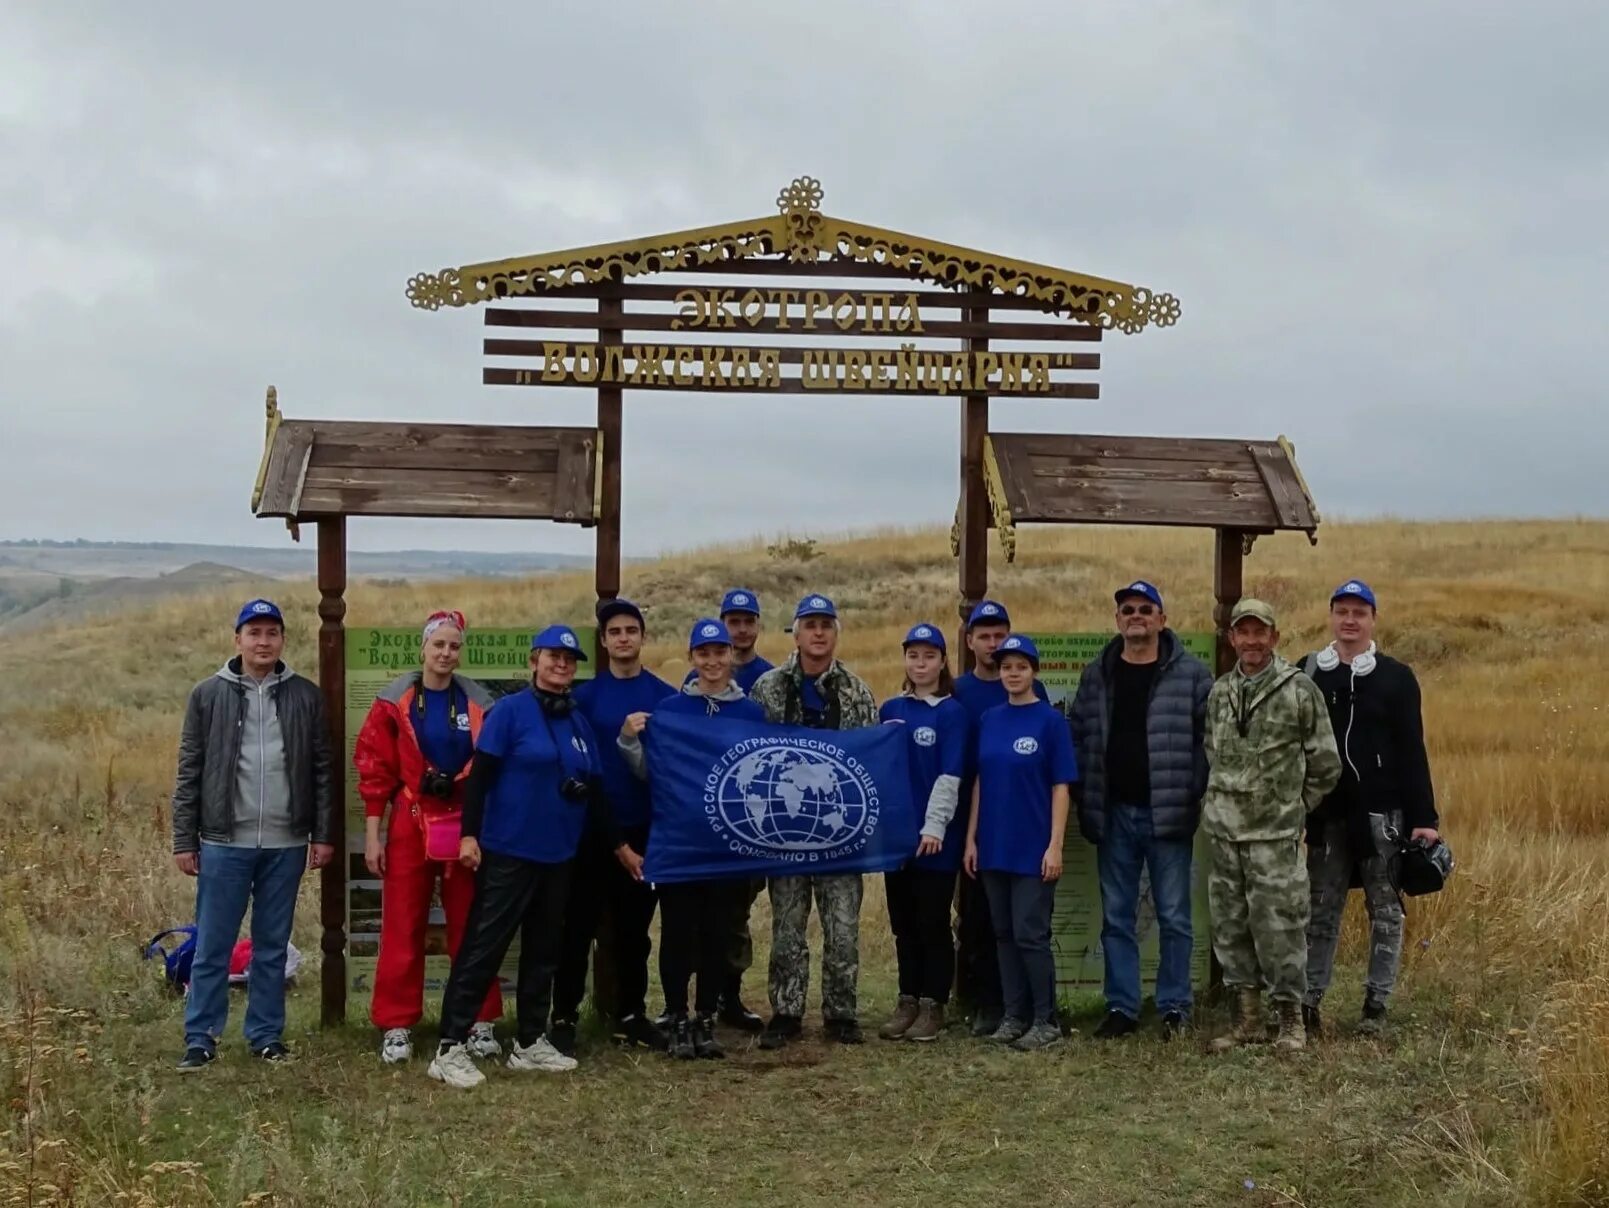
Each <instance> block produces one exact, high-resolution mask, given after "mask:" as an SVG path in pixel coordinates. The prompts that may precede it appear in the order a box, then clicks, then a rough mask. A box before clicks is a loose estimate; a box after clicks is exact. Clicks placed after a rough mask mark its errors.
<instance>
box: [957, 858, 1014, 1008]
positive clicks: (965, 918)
mask: <svg viewBox="0 0 1609 1208" xmlns="http://www.w3.org/2000/svg"><path fill="white" fill-rule="evenodd" d="M956 931H957V933H958V938H959V940H960V943H961V968H960V971H959V972H960V982H959V984H958V986H957V991H958V992H959V994H960V996H961V997H962V998H963V999H965V1000H966V1001H967V1002H969V1003H970V1004H971V1005H972V1008H973V1010H975V1011H977V1012H978V1013H979V1014H982V1015H998V1014H1000V1012H1001V1011H1002V1010H1003V1009H1004V1008H1003V1006H1002V999H1001V994H1000V954H999V949H998V947H997V945H996V943H995V937H994V920H993V919H992V918H991V917H990V915H989V897H988V895H987V894H986V893H984V891H983V882H982V881H981V880H978V879H974V878H972V877H968V876H963V877H962V878H961V881H960V895H959V896H958V898H957V900H956Z"/></svg>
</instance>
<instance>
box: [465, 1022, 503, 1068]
mask: <svg viewBox="0 0 1609 1208" xmlns="http://www.w3.org/2000/svg"><path fill="white" fill-rule="evenodd" d="M464 1047H465V1048H467V1049H468V1050H469V1055H470V1056H471V1057H476V1058H479V1059H481V1060H484V1061H491V1060H492V1059H493V1058H496V1057H501V1056H502V1055H503V1046H502V1045H501V1044H499V1043H498V1040H497V1030H496V1029H495V1028H494V1027H492V1021H491V1020H489V1019H483V1020H481V1021H480V1022H479V1023H477V1024H475V1025H474V1026H473V1027H472V1028H470V1029H469V1039H468V1040H466V1041H465V1042H464Z"/></svg>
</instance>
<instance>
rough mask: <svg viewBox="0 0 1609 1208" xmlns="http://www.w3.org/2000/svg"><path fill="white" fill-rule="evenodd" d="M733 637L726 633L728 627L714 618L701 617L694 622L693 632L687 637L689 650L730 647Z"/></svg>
mask: <svg viewBox="0 0 1609 1208" xmlns="http://www.w3.org/2000/svg"><path fill="white" fill-rule="evenodd" d="M731 644H732V635H731V634H730V633H728V632H727V631H726V626H725V625H724V624H723V623H722V622H720V621H717V620H716V619H715V618H714V617H700V618H699V619H698V620H696V621H694V622H693V631H692V632H691V633H689V634H688V635H687V648H688V649H689V650H697V649H698V648H699V647H700V646H730V645H731Z"/></svg>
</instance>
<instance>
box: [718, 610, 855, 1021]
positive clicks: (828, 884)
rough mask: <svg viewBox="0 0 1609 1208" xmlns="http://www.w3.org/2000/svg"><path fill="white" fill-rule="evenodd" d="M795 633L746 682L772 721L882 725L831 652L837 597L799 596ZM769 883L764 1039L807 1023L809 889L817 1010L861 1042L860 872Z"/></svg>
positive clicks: (851, 726) (827, 726)
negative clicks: (786, 649) (784, 652)
mask: <svg viewBox="0 0 1609 1208" xmlns="http://www.w3.org/2000/svg"><path fill="white" fill-rule="evenodd" d="M793 640H794V645H795V647H796V649H795V650H794V652H793V653H792V654H791V655H789V656H788V661H787V662H785V663H783V665H782V666H780V667H775V668H773V669H772V670H770V671H767V672H766V673H765V674H764V675H762V676H761V677H760V678H759V680H757V681H756V682H755V685H754V687H753V688H751V689H750V690H749V696H750V697H751V698H752V699H754V700H755V701H757V702H758V703H759V705H760V707H761V708H763V709H764V710H765V715H766V719H767V720H768V721H771V722H776V723H780V724H782V725H789V726H809V727H812V728H814V729H820V730H854V729H858V728H859V727H861V726H875V725H877V701H876V698H874V697H873V696H872V693H871V689H870V688H868V687H867V686H866V685H865V684H864V683H862V682H861V680H860V679H859V678H858V677H856V676H855V675H854V673H852V672H851V671H850V670H849V668H847V667H845V666H844V665H843V664H842V663H840V662H839V661H838V660H837V658H835V657H834V655H835V652H836V651H837V649H838V613H837V610H836V609H835V608H834V607H833V603H832V601H831V600H829V599H828V598H827V597H826V596H820V595H809V596H806V597H805V598H804V599H802V600H800V601H799V607H798V609H797V610H796V611H795V613H794V619H793ZM767 887H768V889H769V890H770V893H771V976H770V991H771V1010H772V1016H771V1020H770V1022H769V1023H767V1024H766V1028H765V1033H764V1034H763V1035H762V1036H761V1037H760V1047H761V1048H764V1049H780V1048H781V1047H782V1046H783V1045H785V1044H787V1042H788V1041H789V1040H790V1039H792V1038H793V1037H795V1036H798V1035H799V1033H800V1031H801V1030H802V1026H803V1019H804V1007H805V995H806V992H807V991H808V990H809V988H810V949H809V946H808V945H807V943H806V942H805V927H806V925H807V924H808V923H809V921H810V900H811V897H812V895H813V896H814V898H815V903H816V910H817V911H818V912H819V913H820V915H821V1014H822V1017H823V1019H824V1021H825V1024H826V1032H827V1037H828V1039H829V1040H838V1041H841V1042H842V1043H844V1044H859V1043H860V1042H861V1040H862V1036H861V1031H860V1023H859V1021H858V1013H857V1005H856V984H857V982H858V981H859V979H860V903H861V896H862V892H863V885H862V882H861V876H860V874H859V873H858V872H856V873H822V874H818V875H815V876H785V877H772V878H771V879H770V880H769V881H768V882H767Z"/></svg>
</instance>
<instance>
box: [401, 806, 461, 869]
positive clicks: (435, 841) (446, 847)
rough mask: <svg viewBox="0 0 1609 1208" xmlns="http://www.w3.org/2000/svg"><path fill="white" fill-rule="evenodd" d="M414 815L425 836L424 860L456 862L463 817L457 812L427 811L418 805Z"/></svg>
mask: <svg viewBox="0 0 1609 1208" xmlns="http://www.w3.org/2000/svg"><path fill="white" fill-rule="evenodd" d="M413 808H414V814H415V816H416V817H417V818H418V819H419V827H420V829H421V830H423V831H424V836H425V859H427V860H440V861H442V862H443V863H446V864H456V863H457V862H458V842H459V839H460V838H461V837H462V835H463V815H462V814H461V813H460V812H459V811H458V810H440V811H437V810H427V809H422V808H420V807H419V806H418V805H415V806H414V807H413Z"/></svg>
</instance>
